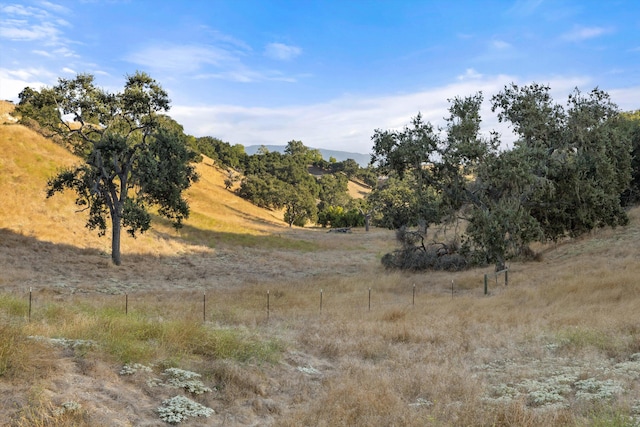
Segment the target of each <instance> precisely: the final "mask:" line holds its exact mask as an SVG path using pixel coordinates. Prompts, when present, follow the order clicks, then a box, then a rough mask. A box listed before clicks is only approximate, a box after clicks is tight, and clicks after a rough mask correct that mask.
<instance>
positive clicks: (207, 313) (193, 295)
mask: <svg viewBox="0 0 640 427" xmlns="http://www.w3.org/2000/svg"><path fill="white" fill-rule="evenodd" d="M500 278H504V282H501V281H500V280H499V279H500ZM490 279H494V280H490ZM494 281H495V288H493V289H495V290H498V289H499V288H500V287H502V286H501V285H502V283H503V285H504V287H505V288H506V287H507V286H508V284H509V271H508V269H505V270H501V271H498V272H495V273H487V274H484V280H483V291H484V296H488V295H490V293H489V284H490V282H494ZM492 286H493V283H492ZM447 288H448V286H447ZM440 289H441V291H440V292H441V293H442V292H443V291H444V289H445V288H444V287H441V288H440ZM37 290H38V289H37ZM462 290H463V289H459V288H457V287H456V285H455V281H454V280H451V285H450V288H449V289H447V290H446V292H450V293H451V298H454V297H455V296H456V295H458V293H459V292H460V291H462ZM467 290H468V289H464V291H467ZM39 291H40V293H34V288H33V287H30V288H29V290H28V294H27V296H26V298H25V297H24V294H23V293H21V292H15V291H14V292H12V293H13V294H14V296H15V297H16V298H17V299H19V300H20V299H22V298H25V300H26V302H27V309H26V310H27V312H26V313H25V314H26V316H25V317H26V320H27V321H28V322H31V321H32V319H33V318H34V317H35V316H37V314H38V311H41V312H43V311H45V310H46V309H47V306H48V305H50V304H61V305H64V304H71V305H73V304H82V303H83V302H84V303H86V302H94V303H95V302H100V301H97V300H98V299H101V300H102V301H101V302H103V303H105V304H107V305H110V306H111V307H113V308H114V309H115V310H118V309H120V310H122V312H123V314H124V315H125V316H128V315H129V314H130V313H131V312H132V311H135V310H136V304H137V303H138V302H139V305H138V307H142V306H144V307H145V310H148V307H149V306H150V304H151V305H153V304H156V306H157V307H159V308H157V309H156V311H162V308H161V307H162V306H163V305H167V304H173V305H174V308H173V309H172V311H174V312H177V311H180V312H183V313H186V315H188V316H189V317H190V318H194V319H195V318H200V319H201V320H202V321H203V322H207V321H210V320H212V319H213V318H215V315H216V313H219V312H221V311H224V310H231V309H235V310H246V311H252V312H254V313H255V316H256V317H260V316H264V319H265V320H267V321H268V320H269V319H270V318H271V317H272V316H273V315H274V314H278V313H280V314H283V315H284V314H285V313H290V314H291V313H294V314H295V312H307V313H319V314H323V313H330V312H332V310H344V309H348V310H357V311H360V312H371V311H375V310H380V309H387V308H389V307H393V306H397V307H405V308H406V307H415V306H416V304H417V303H418V304H419V303H420V302H421V301H424V300H425V298H427V297H428V295H429V294H433V289H430V290H429V291H425V290H424V288H422V287H421V286H416V284H415V283H414V284H413V285H412V286H410V287H409V288H408V289H407V288H406V287H405V288H402V289H374V288H372V287H364V288H363V289H362V290H361V291H358V290H355V291H354V290H349V291H342V292H340V291H335V292H332V291H327V289H319V290H317V291H312V290H309V289H304V290H303V291H299V292H297V295H296V290H291V289H287V290H286V291H285V290H281V289H267V290H266V291H264V292H262V293H260V292H259V291H255V290H254V291H252V292H250V293H248V294H246V293H245V294H244V295H243V294H241V293H237V294H232V293H231V292H229V291H227V292H225V291H217V290H216V291H212V290H210V291H208V292H207V291H199V292H198V291H193V290H191V291H183V294H182V295H180V291H173V292H171V291H164V293H162V292H149V293H145V292H142V291H138V292H135V293H131V294H130V293H123V294H112V295H102V294H93V293H91V294H90V293H85V294H73V295H67V296H66V297H65V296H64V295H53V294H52V293H51V292H47V290H46V289H45V288H41V289H39ZM292 294H293V299H294V300H295V301H292V300H291V299H292V297H291V295H292ZM150 297H151V298H150ZM286 297H289V298H286ZM150 300H154V301H152V302H150ZM176 301H180V303H179V304H178V303H176ZM175 305H179V306H180V307H181V308H179V309H176V308H175ZM118 307H120V308H118ZM14 311H15V310H14ZM167 314H168V313H167ZM175 314H176V313H174V315H175Z"/></svg>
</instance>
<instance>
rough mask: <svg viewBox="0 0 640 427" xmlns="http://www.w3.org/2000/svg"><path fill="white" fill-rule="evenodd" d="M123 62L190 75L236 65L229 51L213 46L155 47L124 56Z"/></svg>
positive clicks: (235, 60)
mask: <svg viewBox="0 0 640 427" xmlns="http://www.w3.org/2000/svg"><path fill="white" fill-rule="evenodd" d="M125 60H127V61H129V62H132V63H134V64H137V65H141V66H144V67H147V68H150V69H156V70H165V71H172V72H178V73H192V72H195V71H198V70H200V69H201V68H202V67H203V66H205V65H213V66H217V67H222V66H223V65H225V66H226V65H229V64H232V63H237V62H238V60H237V58H236V57H235V56H234V55H233V54H232V53H231V52H229V51H227V50H224V49H221V48H217V47H214V46H197V45H156V46H148V47H145V48H142V49H140V50H138V51H135V52H132V53H130V54H128V55H126V56H125Z"/></svg>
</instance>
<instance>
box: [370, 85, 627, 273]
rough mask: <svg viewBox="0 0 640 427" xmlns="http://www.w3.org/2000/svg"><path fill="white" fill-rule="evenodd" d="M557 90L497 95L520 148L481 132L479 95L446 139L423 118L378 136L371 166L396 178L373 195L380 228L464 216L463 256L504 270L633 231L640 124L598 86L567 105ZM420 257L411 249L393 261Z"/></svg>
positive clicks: (454, 103) (511, 89) (459, 108)
mask: <svg viewBox="0 0 640 427" xmlns="http://www.w3.org/2000/svg"><path fill="white" fill-rule="evenodd" d="M549 90H550V89H549V87H548V86H543V85H538V84H532V85H530V86H524V87H518V86H517V85H515V84H512V85H509V86H507V87H505V89H504V90H503V91H502V92H500V93H499V94H497V95H495V96H494V97H492V99H491V102H492V111H494V112H496V111H497V112H498V119H499V120H500V121H503V122H508V123H510V124H511V126H512V128H513V130H514V132H515V133H516V134H517V135H518V139H517V141H516V142H515V144H514V147H513V148H512V149H506V150H503V151H499V150H498V147H499V145H500V144H499V142H500V141H499V138H498V135H496V134H495V133H491V134H489V135H488V136H482V135H481V134H480V123H481V118H480V113H479V112H480V107H481V104H482V102H483V97H482V94H480V93H479V94H476V95H474V96H470V97H466V98H455V99H453V100H450V103H451V105H450V108H449V112H450V116H449V117H448V118H447V119H446V120H447V122H446V123H447V124H446V127H445V129H443V131H444V132H443V133H444V135H445V136H441V134H440V133H438V132H436V130H435V129H434V128H433V126H432V125H431V124H430V123H424V122H423V121H422V117H421V116H420V115H418V116H417V117H415V118H414V119H413V120H412V122H411V125H410V126H406V127H405V128H404V130H403V131H380V130H377V131H376V132H375V133H374V136H373V138H372V139H373V141H374V154H373V156H372V161H373V162H377V164H378V166H379V167H380V169H381V171H383V172H385V173H386V174H387V175H388V177H389V179H388V183H387V186H386V187H385V186H382V187H379V188H377V189H376V190H375V191H374V192H373V193H372V195H371V197H370V202H371V203H372V204H373V205H374V206H375V207H376V210H377V213H378V217H377V218H376V221H377V223H378V224H380V225H384V226H387V227H389V228H400V227H402V226H413V225H418V224H420V222H421V221H423V223H426V224H445V223H448V222H457V221H458V220H459V219H463V220H464V222H465V224H467V227H466V230H465V232H464V235H462V236H461V239H460V240H461V242H462V245H461V247H460V253H461V254H464V255H465V256H466V257H467V258H468V260H469V261H473V262H477V263H489V262H495V263H496V264H497V265H499V266H501V265H503V264H504V262H505V260H506V259H507V258H509V257H513V256H518V255H520V254H522V253H523V252H526V249H527V248H528V245H529V244H530V243H531V242H534V241H547V240H552V241H555V240H558V239H560V238H563V237H565V236H568V237H575V236H579V235H581V234H584V233H586V232H588V231H590V230H592V229H593V228H596V227H604V226H614V227H615V226H617V225H624V224H626V222H627V216H626V214H625V211H624V209H623V208H622V204H621V195H622V194H623V193H624V192H625V191H627V192H628V193H629V198H631V190H630V187H629V182H630V179H631V170H632V165H631V156H630V150H631V142H630V141H631V140H632V139H633V137H634V135H636V134H635V133H634V132H637V131H636V129H637V127H634V124H633V121H630V119H629V118H628V117H624V116H623V117H621V116H620V113H619V111H618V109H617V107H616V106H615V105H614V104H613V103H612V102H611V100H610V99H609V96H608V95H607V94H606V93H605V92H603V91H600V90H599V89H594V90H593V91H591V92H590V93H589V94H587V95H585V94H582V93H581V92H580V91H578V90H577V89H576V90H575V91H574V92H573V93H572V94H571V95H570V96H569V98H568V102H567V106H566V107H563V106H561V105H559V104H556V103H555V102H554V101H553V99H552V98H551V96H550V94H549ZM424 232H426V229H424V230H423V234H424ZM421 247H422V249H425V246H424V244H423V245H422V246H421ZM405 249H406V248H405ZM413 249H415V247H413ZM422 252H425V250H423V251H422ZM412 253H413V252H411V251H406V250H404V249H403V251H402V252H401V253H400V254H395V258H394V259H392V260H391V261H392V262H391V264H393V265H400V264H403V262H404V261H402V262H399V261H398V259H397V258H398V257H400V258H402V256H404V257H407V258H408V259H409V258H412V257H413V255H411V256H410V254H412ZM413 258H415V257H413ZM388 261H389V260H388ZM405 261H406V260H405ZM408 264H409V265H411V266H415V265H417V264H420V262H416V261H415V260H409V261H408ZM423 264H424V263H423ZM427 264H428V263H427ZM410 268H414V267H410Z"/></svg>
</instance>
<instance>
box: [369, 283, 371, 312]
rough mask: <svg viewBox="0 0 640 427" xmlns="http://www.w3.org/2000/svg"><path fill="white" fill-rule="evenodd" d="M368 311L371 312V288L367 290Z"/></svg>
mask: <svg viewBox="0 0 640 427" xmlns="http://www.w3.org/2000/svg"><path fill="white" fill-rule="evenodd" d="M369 311H371V288H369Z"/></svg>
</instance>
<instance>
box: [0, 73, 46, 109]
mask: <svg viewBox="0 0 640 427" xmlns="http://www.w3.org/2000/svg"><path fill="white" fill-rule="evenodd" d="M55 79H56V76H55V75H54V74H53V73H51V72H49V71H48V70H45V69H42V68H25V69H17V70H8V69H6V68H0V99H8V100H12V101H17V100H18V94H19V93H20V92H22V90H23V89H24V88H25V87H27V86H29V87H31V88H33V89H36V90H40V89H41V88H42V87H44V86H47V83H46V82H50V83H51V82H55Z"/></svg>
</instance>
